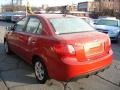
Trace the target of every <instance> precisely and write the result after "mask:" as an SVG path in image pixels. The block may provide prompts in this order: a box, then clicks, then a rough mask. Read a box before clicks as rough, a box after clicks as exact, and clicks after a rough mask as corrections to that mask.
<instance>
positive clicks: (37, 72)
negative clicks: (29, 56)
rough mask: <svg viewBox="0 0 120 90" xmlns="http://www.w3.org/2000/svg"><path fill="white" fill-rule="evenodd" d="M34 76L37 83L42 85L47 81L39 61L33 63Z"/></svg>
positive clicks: (41, 63) (44, 69) (43, 67)
mask: <svg viewBox="0 0 120 90" xmlns="http://www.w3.org/2000/svg"><path fill="white" fill-rule="evenodd" d="M34 70H35V76H36V79H37V80H38V82H39V83H41V84H44V83H45V82H46V80H47V76H48V75H47V70H46V68H45V65H44V64H43V62H41V61H40V60H39V59H37V60H36V62H35V63H34Z"/></svg>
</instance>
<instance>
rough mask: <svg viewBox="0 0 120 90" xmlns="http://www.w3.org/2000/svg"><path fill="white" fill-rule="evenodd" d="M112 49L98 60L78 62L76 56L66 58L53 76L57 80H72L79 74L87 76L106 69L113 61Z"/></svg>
mask: <svg viewBox="0 0 120 90" xmlns="http://www.w3.org/2000/svg"><path fill="white" fill-rule="evenodd" d="M112 54H113V52H112V50H110V52H109V54H108V55H106V56H104V57H101V58H99V59H97V60H91V61H85V62H78V61H77V60H76V59H75V58H64V59H63V60H62V64H60V65H61V66H60V65H58V67H55V68H56V71H55V74H54V76H53V78H55V79H57V80H63V81H66V80H70V79H72V78H76V77H78V76H86V75H90V74H91V73H97V72H98V71H100V70H104V69H105V68H106V67H108V66H110V65H111V63H112Z"/></svg>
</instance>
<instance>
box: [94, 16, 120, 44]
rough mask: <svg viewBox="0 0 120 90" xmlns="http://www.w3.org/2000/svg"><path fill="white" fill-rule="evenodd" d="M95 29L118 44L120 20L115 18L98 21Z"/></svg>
mask: <svg viewBox="0 0 120 90" xmlns="http://www.w3.org/2000/svg"><path fill="white" fill-rule="evenodd" d="M94 27H95V28H96V30H98V31H100V32H103V33H106V34H108V35H109V37H110V38H111V40H114V41H116V42H118V40H119V38H120V20H119V19H116V18H114V17H106V18H101V19H98V21H97V22H96V23H95V25H94Z"/></svg>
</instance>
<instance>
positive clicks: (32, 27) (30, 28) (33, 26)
mask: <svg viewBox="0 0 120 90" xmlns="http://www.w3.org/2000/svg"><path fill="white" fill-rule="evenodd" d="M39 24H40V20H39V19H37V18H35V17H31V18H30V20H29V22H28V24H27V27H26V32H29V33H36V32H37V31H38V28H39Z"/></svg>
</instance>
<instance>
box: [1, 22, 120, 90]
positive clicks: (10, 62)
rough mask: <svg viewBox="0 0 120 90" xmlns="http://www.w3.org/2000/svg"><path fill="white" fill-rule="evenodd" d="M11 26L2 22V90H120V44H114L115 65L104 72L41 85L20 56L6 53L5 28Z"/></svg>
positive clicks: (52, 80) (51, 81)
mask: <svg viewBox="0 0 120 90" xmlns="http://www.w3.org/2000/svg"><path fill="white" fill-rule="evenodd" d="M10 25H12V24H11V23H6V22H0V90H120V43H118V44H117V43H112V49H113V51H114V58H113V64H112V65H111V67H110V68H109V69H107V70H105V71H104V72H100V73H99V74H97V75H92V76H90V77H88V78H82V79H81V78H80V79H77V80H75V81H69V82H62V81H56V80H54V79H49V80H48V81H47V82H46V83H45V84H39V83H38V82H37V81H36V79H35V76H34V71H33V69H32V68H31V66H29V65H28V64H26V63H25V62H24V61H23V60H22V59H20V58H19V57H18V56H16V55H6V54H5V52H4V45H3V37H4V34H5V27H6V26H10Z"/></svg>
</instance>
